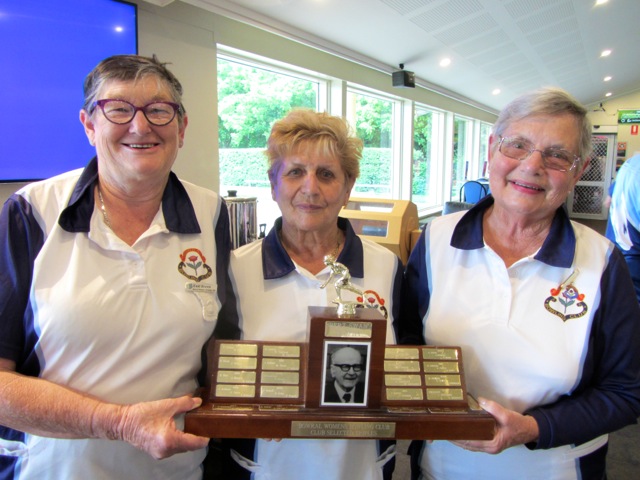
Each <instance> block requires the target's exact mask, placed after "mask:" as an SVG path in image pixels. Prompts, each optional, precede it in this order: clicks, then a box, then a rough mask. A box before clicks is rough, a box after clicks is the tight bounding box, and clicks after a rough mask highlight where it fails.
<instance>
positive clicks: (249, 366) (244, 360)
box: [218, 357, 258, 370]
mask: <svg viewBox="0 0 640 480" xmlns="http://www.w3.org/2000/svg"><path fill="white" fill-rule="evenodd" d="M257 366H258V359H257V358H252V357H219V358H218V368H220V369H225V368H226V369H232V370H255V369H256V367H257Z"/></svg>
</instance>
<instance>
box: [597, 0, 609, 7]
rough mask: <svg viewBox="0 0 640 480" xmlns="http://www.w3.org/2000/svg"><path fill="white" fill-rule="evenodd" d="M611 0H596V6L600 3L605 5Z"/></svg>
mask: <svg viewBox="0 0 640 480" xmlns="http://www.w3.org/2000/svg"><path fill="white" fill-rule="evenodd" d="M608 1H609V0H596V7H598V6H600V5H604V4H605V3H607V2H608Z"/></svg>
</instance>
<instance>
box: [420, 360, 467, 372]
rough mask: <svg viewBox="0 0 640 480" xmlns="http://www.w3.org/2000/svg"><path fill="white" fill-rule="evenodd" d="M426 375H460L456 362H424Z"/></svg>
mask: <svg viewBox="0 0 640 480" xmlns="http://www.w3.org/2000/svg"><path fill="white" fill-rule="evenodd" d="M424 372H425V373H460V368H459V367H458V364H457V363H456V362H424Z"/></svg>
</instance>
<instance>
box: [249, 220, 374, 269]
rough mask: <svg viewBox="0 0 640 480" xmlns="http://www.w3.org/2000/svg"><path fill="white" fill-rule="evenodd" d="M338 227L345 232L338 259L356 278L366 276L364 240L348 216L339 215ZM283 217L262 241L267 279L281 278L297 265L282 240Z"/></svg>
mask: <svg viewBox="0 0 640 480" xmlns="http://www.w3.org/2000/svg"><path fill="white" fill-rule="evenodd" d="M338 228H339V229H340V230H342V231H343V233H344V238H345V240H344V247H343V248H342V251H341V252H340V255H338V258H337V260H338V261H339V262H340V263H342V264H343V265H345V266H346V267H347V268H348V269H349V273H350V274H351V276H352V277H354V278H363V277H364V259H363V248H362V240H360V237H358V236H357V235H356V233H355V232H354V231H353V228H352V227H351V224H350V223H349V220H347V219H346V218H342V217H338ZM280 230H282V217H280V218H278V219H277V220H276V221H275V224H274V225H273V228H272V229H271V231H270V232H269V234H268V235H267V236H266V237H265V239H264V240H263V241H262V271H263V272H264V279H265V280H272V279H275V278H281V277H284V276H285V275H288V274H289V273H291V272H293V271H294V270H295V269H296V267H295V266H294V264H293V261H292V260H291V258H290V257H289V254H287V252H286V250H285V249H284V247H283V246H282V242H281V241H280V235H279V232H280Z"/></svg>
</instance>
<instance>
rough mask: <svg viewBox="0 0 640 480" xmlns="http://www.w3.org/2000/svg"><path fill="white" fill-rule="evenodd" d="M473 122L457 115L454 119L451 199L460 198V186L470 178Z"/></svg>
mask: <svg viewBox="0 0 640 480" xmlns="http://www.w3.org/2000/svg"><path fill="white" fill-rule="evenodd" d="M472 128H473V122H472V121H471V120H469V119H467V118H464V117H459V116H457V115H456V116H455V117H454V119H453V162H452V163H451V196H450V199H451V200H458V199H459V198H460V187H461V186H462V184H463V183H464V182H465V181H466V180H467V179H468V175H469V166H470V163H471V161H472V146H471V140H472V139H473V138H472V137H473V135H472Z"/></svg>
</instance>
